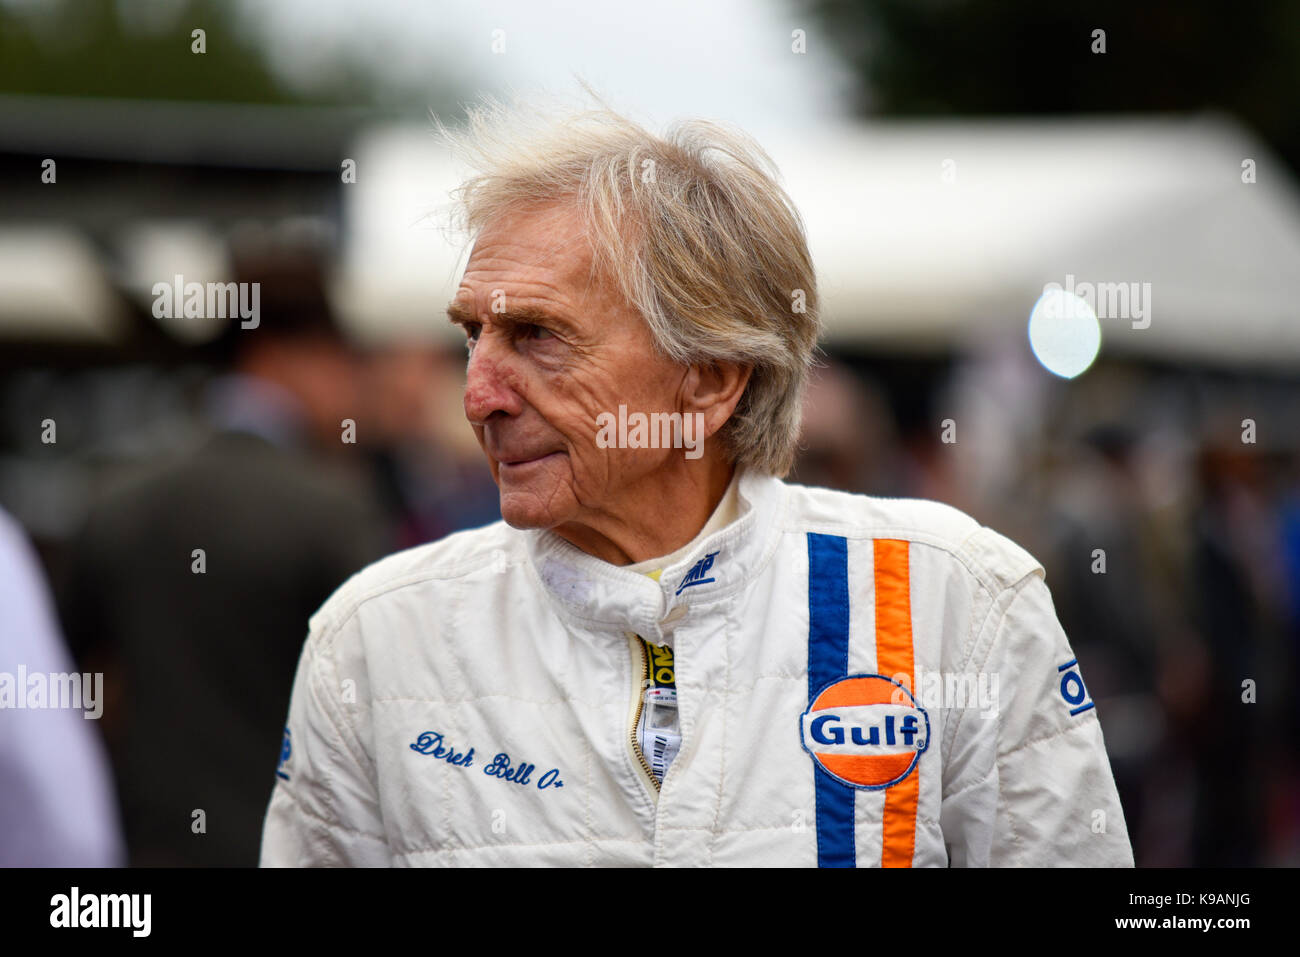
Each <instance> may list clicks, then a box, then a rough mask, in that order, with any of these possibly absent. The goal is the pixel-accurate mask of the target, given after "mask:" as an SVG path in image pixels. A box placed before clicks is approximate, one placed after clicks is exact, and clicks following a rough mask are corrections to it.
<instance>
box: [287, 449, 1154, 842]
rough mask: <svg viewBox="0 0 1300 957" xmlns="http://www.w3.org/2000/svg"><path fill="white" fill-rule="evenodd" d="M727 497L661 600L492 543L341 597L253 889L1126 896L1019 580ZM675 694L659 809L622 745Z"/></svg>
mask: <svg viewBox="0 0 1300 957" xmlns="http://www.w3.org/2000/svg"><path fill="white" fill-rule="evenodd" d="M734 481H736V482H739V483H740V485H739V493H740V498H741V510H742V514H741V515H740V517H739V518H737V519H736V520H735V521H734V522H732V523H731V524H729V525H727V526H726V527H724V528H723V529H722V530H721V531H717V532H714V533H712V534H709V535H707V536H704V537H702V538H701V539H700V541H699V542H698V544H697V546H696V547H693V548H691V549H689V550H688V553H687V555H686V556H685V557H684V558H682V559H681V560H680V561H678V562H674V563H673V564H672V565H671V566H669V567H668V568H665V569H664V571H663V573H662V575H661V576H660V578H659V580H658V581H655V580H652V579H651V578H648V577H646V576H644V575H641V574H637V573H636V572H632V571H628V570H626V569H623V568H619V567H616V566H613V565H610V564H608V563H606V562H603V561H600V560H599V559H596V558H594V557H592V556H589V555H586V554H584V553H582V552H580V551H579V550H577V549H576V548H574V547H573V546H571V545H570V544H568V543H567V542H565V541H564V540H563V539H561V538H559V537H558V536H556V535H555V534H553V533H551V532H547V531H519V530H516V529H512V528H510V527H509V526H507V525H505V524H504V523H497V524H494V525H490V526H487V527H485V528H481V529H475V530H473V531H468V532H461V533H458V534H455V535H451V536H449V537H448V538H445V539H443V540H442V541H439V542H436V543H433V544H430V545H425V546H421V547H418V548H414V549H411V550H408V551H405V552H401V553H399V554H396V555H392V556H390V557H388V558H386V559H384V560H382V561H380V562H377V563H375V564H374V565H371V566H370V567H368V568H366V569H365V570H363V571H362V572H360V573H358V574H357V575H355V576H354V577H353V578H351V579H350V580H349V581H348V582H347V583H346V584H344V585H343V586H342V587H341V588H340V589H339V590H338V591H337V592H336V593H335V594H334V595H333V596H332V597H331V598H330V599H329V600H328V601H327V602H326V603H325V604H324V605H323V606H322V608H321V609H320V611H318V612H317V613H316V614H315V615H314V616H313V617H312V620H311V623H310V633H309V636H308V639H307V642H306V645H305V647H304V648H303V652H302V660H301V663H300V664H299V667H298V675H297V678H296V680H295V684H294V688H293V696H292V701H291V704H290V708H289V719H288V727H287V728H286V731H285V743H284V748H283V751H282V759H281V762H280V767H279V769H278V771H277V772H276V773H277V781H276V786H275V790H274V793H273V795H272V798H271V802H270V807H269V809H268V812H267V818H266V825H265V832H264V838H263V846H262V864H263V865H264V866H274V865H289V866H295V865H327V866H328V865H361V866H386V865H400V866H434V865H441V866H469V865H505V866H511V865H539V866H567V865H622V866H626V865H652V864H653V865H669V866H672V865H702V866H710V865H712V866H732V865H759V866H762V865H774V866H818V865H820V866H854V865H856V866H860V867H870V866H882V865H883V866H902V867H908V866H916V867H921V866H927V867H935V866H937V867H943V866H1021V865H1057V866H1132V864H1133V856H1132V850H1131V848H1130V844H1129V839H1128V833H1127V830H1126V827H1125V823H1124V815H1123V811H1122V810H1121V808H1120V804H1119V799H1118V796H1117V793H1116V789H1115V783H1114V778H1113V777H1112V774H1111V769H1110V765H1109V763H1108V761H1107V757H1106V751H1105V745H1104V742H1103V740H1102V731H1101V726H1100V724H1099V723H1098V720H1097V711H1096V709H1095V707H1093V704H1092V699H1091V697H1090V696H1089V693H1088V691H1087V688H1086V686H1085V685H1084V682H1083V677H1082V672H1081V669H1080V665H1079V663H1078V662H1077V661H1076V660H1075V656H1074V654H1073V652H1072V651H1071V650H1070V645H1069V643H1068V641H1067V639H1066V636H1065V634H1064V633H1063V631H1062V629H1061V626H1060V624H1059V622H1058V621H1057V618H1056V613H1055V610H1054V609H1053V607H1052V601H1051V598H1050V595H1049V593H1048V589H1047V586H1046V584H1045V583H1044V577H1043V569H1042V566H1041V565H1039V564H1038V563H1037V562H1036V561H1035V560H1034V559H1033V557H1032V556H1030V555H1029V554H1028V553H1027V552H1025V551H1024V550H1023V549H1021V548H1020V547H1019V546H1017V545H1015V544H1014V543H1012V542H1011V541H1010V540H1008V539H1007V538H1005V537H1003V536H1001V535H999V534H997V533H996V532H993V531H991V530H990V529H988V528H984V527H981V526H980V525H979V524H978V523H977V522H975V521H974V520H973V519H972V518H970V517H969V516H967V515H966V514H964V513H962V512H960V511H958V510H956V509H954V508H951V507H949V506H946V505H942V504H940V503H937V502H931V501H924V500H916V499H887V498H872V497H867V496H861V495H849V494H845V493H841V492H834V491H829V490H825V489H814V488H804V487H800V486H792V485H786V484H785V483H783V482H781V481H779V480H777V479H774V478H771V477H766V476H761V475H758V474H756V473H752V472H747V473H743V474H741V475H738V476H737V478H736V479H735V480H734ZM639 639H644V640H645V641H646V642H648V643H649V644H652V645H656V646H661V649H660V651H659V653H658V654H657V656H654V657H652V656H650V655H647V654H645V653H643V650H642V649H643V647H644V646H643V644H642V642H641V641H640V640H639ZM665 664H666V665H667V666H668V667H669V668H671V669H672V671H673V672H674V674H672V675H671V676H669V677H671V679H673V680H675V688H676V695H677V706H678V709H679V710H678V716H677V717H678V719H679V720H678V725H679V728H680V733H681V742H680V749H679V750H678V752H677V754H676V757H675V758H673V759H672V762H671V764H670V765H669V766H668V770H667V774H666V776H665V777H664V780H663V783H662V785H660V784H659V782H658V781H657V780H656V779H655V778H654V777H653V776H652V775H651V774H650V773H649V771H650V769H649V762H648V761H647V760H646V755H645V754H644V752H643V750H642V748H641V747H640V745H639V744H638V743H637V737H636V731H635V729H636V727H637V723H638V721H639V719H640V717H641V710H642V708H643V707H645V701H646V694H645V693H644V689H646V687H647V686H648V685H649V684H650V683H651V682H649V681H648V680H647V679H648V678H649V677H650V676H649V675H647V670H648V667H647V666H649V667H650V668H658V667H661V666H664V665H665ZM662 683H663V682H662V681H661V682H660V684H662Z"/></svg>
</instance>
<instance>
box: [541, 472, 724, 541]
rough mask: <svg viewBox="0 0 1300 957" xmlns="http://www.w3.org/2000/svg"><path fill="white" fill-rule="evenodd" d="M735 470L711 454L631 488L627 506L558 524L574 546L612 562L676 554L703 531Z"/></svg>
mask: <svg viewBox="0 0 1300 957" xmlns="http://www.w3.org/2000/svg"><path fill="white" fill-rule="evenodd" d="M734 474H735V468H734V467H733V466H732V465H731V463H729V462H727V461H725V460H722V459H720V458H714V457H712V456H707V455H706V456H705V457H703V458H701V459H698V460H696V461H694V462H688V463H686V464H685V465H684V467H683V469H682V470H679V471H678V472H677V473H676V474H674V475H672V476H669V477H665V476H663V475H656V476H654V477H653V478H647V480H646V481H645V483H643V484H644V487H642V488H637V489H633V490H630V492H629V495H628V496H627V497H626V504H625V505H623V506H622V507H620V508H618V509H617V513H616V514H615V513H614V512H613V511H611V512H609V513H602V514H600V515H597V516H594V517H592V518H591V519H590V520H589V521H582V522H569V523H566V524H564V525H559V526H556V528H555V529H554V531H555V533H556V534H557V535H559V536H560V537H561V538H563V539H564V540H565V541H567V542H569V543H570V544H572V545H573V546H574V547H576V548H579V549H581V550H582V551H584V552H586V553H587V554H588V555H592V556H594V557H596V558H599V559H601V560H602V561H605V562H609V563H610V564H611V565H633V564H636V563H638V562H643V561H646V560H648V559H651V558H658V557H660V556H663V555H670V554H672V553H673V552H675V551H677V549H679V548H681V547H682V546H683V545H685V544H687V543H688V542H689V541H691V539H693V538H694V537H695V536H696V535H697V534H699V531H700V529H702V528H703V527H704V526H705V524H706V523H707V522H708V520H709V516H710V515H712V514H713V511H714V509H716V508H717V507H718V503H719V502H721V501H722V497H723V496H724V495H725V494H726V492H727V487H728V486H729V485H730V484H731V479H732V477H733V475H734Z"/></svg>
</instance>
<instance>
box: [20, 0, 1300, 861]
mask: <svg viewBox="0 0 1300 957" xmlns="http://www.w3.org/2000/svg"><path fill="white" fill-rule="evenodd" d="M547 6H548V7H550V8H549V9H543V8H541V7H540V5H534V4H530V3H526V2H476V3H474V4H469V3H449V4H425V3H418V2H413V0H411V2H407V0H371V2H370V3H369V4H367V5H366V7H365V11H364V14H362V13H361V12H360V11H359V8H357V7H356V6H355V5H353V4H348V3H345V2H343V0H311V2H307V0H278V2H274V3H264V2H252V0H245V2H239V0H235V2H221V3H218V2H198V0H195V2H186V0H77V2H71V0H66V2H64V0H0V510H3V512H4V513H7V515H8V516H9V518H8V519H6V520H5V521H4V523H3V525H2V527H0V531H4V532H5V534H4V535H3V536H0V568H3V569H8V570H13V571H11V572H10V573H6V574H4V575H3V576H0V577H3V578H4V584H3V586H2V587H3V589H4V591H3V594H4V596H5V600H4V602H3V604H4V606H5V611H4V613H3V614H0V671H4V670H8V671H11V672H12V671H13V670H14V665H13V663H14V662H17V661H19V660H44V661H51V662H60V661H63V662H67V663H68V664H67V667H73V664H72V663H74V662H75V667H76V668H77V669H78V670H81V671H87V672H103V673H104V675H105V688H104V698H105V706H104V714H103V717H102V719H101V720H99V721H81V720H80V719H79V718H78V720H77V721H74V722H70V723H69V722H67V721H63V720H62V719H60V718H58V717H56V713H54V712H46V713H44V714H42V715H39V716H37V715H31V714H29V715H26V716H24V717H25V720H29V721H33V722H35V723H33V724H30V725H22V726H20V725H18V724H17V723H15V722H16V715H17V713H16V712H9V713H0V792H3V793H0V863H4V864H42V863H85V864H114V863H126V862H129V863H132V864H137V865H150V864H192V865H252V864H254V863H256V859H257V845H258V841H259V837H260V824H261V818H262V815H263V813H264V811H265V806H266V802H267V800H268V798H269V795H270V790H271V785H272V783H273V778H272V775H271V772H272V770H273V769H274V768H275V765H276V761H277V760H278V758H279V755H280V749H281V732H282V727H283V718H284V714H285V713H286V710H287V703H288V694H289V690H290V685H291V682H292V677H293V672H294V668H295V666H296V663H297V657H298V654H299V651H300V649H301V646H302V641H303V638H304V637H305V629H306V620H307V617H308V616H309V615H310V614H311V613H312V612H313V611H314V610H315V609H316V607H318V606H319V604H320V603H321V602H322V601H323V600H324V599H325V598H326V597H327V596H328V595H329V594H330V592H331V591H333V589H334V588H336V587H337V586H338V585H339V584H341V583H342V581H343V580H344V579H345V578H347V577H348V575H350V574H351V573H352V572H354V571H356V570H358V569H359V568H360V567H362V566H363V565H365V564H367V563H368V562H369V561H371V560H373V559H374V558H376V557H378V556H380V555H383V554H386V553H388V552H391V551H393V550H396V549H398V548H404V547H409V546H412V545H416V544H420V543H423V542H427V541H431V540H434V539H436V538H439V537H441V536H443V535H445V534H447V533H448V532H450V531H453V530H456V529H459V528H467V527H473V526H476V525H481V524H484V523H486V522H490V521H495V520H496V519H497V518H498V517H499V515H498V512H497V504H496V494H495V488H494V486H493V485H492V482H491V478H490V475H489V474H488V471H487V469H486V466H485V465H484V464H483V463H482V460H481V453H480V452H479V450H478V448H477V445H476V443H475V442H474V440H473V435H472V433H471V431H470V429H469V428H468V426H467V425H466V424H465V422H464V419H463V413H462V410H461V405H460V389H461V387H462V384H463V370H464V364H463V363H464V352H463V345H462V344H461V343H460V342H458V341H457V339H456V335H457V333H456V332H455V331H454V330H452V329H450V328H449V327H448V326H447V324H446V322H445V320H444V318H443V315H442V310H443V307H444V306H445V304H446V302H447V300H448V299H449V298H450V296H451V294H452V292H453V291H454V288H455V284H456V280H457V278H458V269H459V266H460V264H461V263H462V262H463V257H464V254H465V253H466V249H465V248H464V246H463V245H462V243H461V242H460V239H459V237H455V236H453V235H450V234H449V233H448V232H447V231H446V230H444V229H443V228H441V226H440V219H439V215H440V213H441V211H442V209H443V208H444V206H445V204H446V203H447V202H448V197H447V192H448V190H449V189H451V188H452V187H454V186H455V185H456V183H457V182H458V175H459V171H458V170H457V169H456V168H455V167H454V166H453V165H452V164H451V162H450V159H449V157H448V155H447V154H446V152H445V151H444V150H442V149H440V148H439V147H438V145H437V143H436V141H435V139H434V137H433V135H432V132H431V130H432V122H431V119H430V114H431V113H433V114H436V115H437V116H438V117H439V118H440V119H443V120H445V121H447V122H455V121H457V120H458V118H460V117H461V116H463V104H465V103H467V102H470V101H472V100H473V99H474V98H475V97H476V96H478V95H479V94H481V93H483V92H493V93H498V94H499V93H504V92H507V91H509V90H510V89H519V90H530V89H536V88H547V89H551V90H553V91H556V92H559V93H570V92H573V91H574V90H576V83H575V77H577V76H581V77H582V78H583V79H585V80H586V81H587V82H589V83H590V84H591V85H592V86H593V87H594V88H595V89H597V90H598V91H600V93H601V94H602V95H604V96H606V97H607V98H608V99H609V100H610V102H611V103H612V104H613V105H614V106H616V107H618V108H620V109H622V110H624V111H626V112H628V113H629V114H630V115H632V116H633V117H634V118H636V119H638V120H641V121H642V122H643V123H645V124H646V125H647V126H649V127H651V128H653V129H662V128H663V126H664V125H665V124H666V123H667V122H669V121H670V120H672V119H673V118H675V117H678V116H684V115H700V116H707V117H710V118H713V119H718V120H723V121H728V122H732V123H736V124H739V125H741V126H742V127H744V128H745V129H746V130H747V131H749V132H750V133H752V134H753V135H754V136H755V137H756V138H757V139H758V140H759V141H760V142H761V143H762V144H763V146H764V147H765V148H767V149H768V151H769V152H770V154H771V155H772V157H773V159H774V160H775V161H776V163H777V164H778V166H779V167H780V169H781V171H782V174H783V176H784V184H785V186H786V188H787V189H788V191H789V192H790V194H791V196H792V197H793V199H794V201H795V203H796V205H797V206H798V207H799V208H800V211H801V212H802V214H803V216H804V218H805V221H806V224H807V227H808V233H809V238H810V242H811V245H812V251H813V255H814V259H815V261H816V263H817V266H818V272H819V283H820V286H821V293H822V296H823V306H824V313H825V317H826V321H827V325H828V337H827V340H826V342H825V353H826V354H825V357H824V364H823V367H822V368H821V369H820V370H819V374H818V377H817V381H816V383H815V384H814V386H813V388H812V390H811V392H810V394H809V397H808V408H807V414H806V426H805V434H804V439H803V451H802V453H801V456H800V459H799V461H798V464H797V467H796V472H795V474H794V476H793V477H792V479H793V480H794V481H798V482H802V483H806V484H816V485H826V486H831V487H836V488H842V489H847V490H851V491H857V492H865V493H869V494H874V495H887V496H915V497H923V498H933V499H939V500H942V501H945V502H948V503H950V504H952V505H955V506H957V507H958V508H961V509H964V510H965V511H967V512H969V513H970V514H971V515H973V516H974V517H975V518H977V519H978V520H979V521H981V522H982V523H984V524H986V525H990V526H992V527H994V528H996V529H998V530H999V531H1001V532H1004V533H1005V534H1007V535H1008V536H1010V537H1011V538H1012V539H1014V540H1016V541H1017V542H1019V543H1021V544H1022V545H1024V546H1025V547H1026V548H1027V549H1029V550H1030V551H1031V552H1032V553H1033V554H1034V555H1035V556H1036V557H1037V558H1038V559H1039V560H1040V561H1041V562H1042V563H1043V565H1044V566H1045V568H1046V570H1047V583H1048V585H1049V587H1050V588H1051V590H1052V594H1053V597H1054V600H1055V602H1056V607H1057V611H1058V613H1059V615H1060V618H1061V621H1062V623H1063V625H1064V627H1065V630H1066V632H1067V634H1068V635H1069V636H1070V637H1071V640H1072V643H1073V645H1074V648H1075V650H1076V652H1077V653H1078V656H1079V659H1080V661H1081V663H1082V665H1083V670H1084V673H1085V675H1086V678H1087V681H1088V685H1089V690H1090V692H1091V693H1092V695H1093V698H1094V699H1095V700H1096V701H1097V704H1098V714H1099V716H1100V718H1101V721H1102V725H1103V727H1104V730H1105V734H1106V740H1107V745H1108V747H1109V751H1110V756H1111V760H1112V764H1113V767H1114V770H1115V775H1116V779H1117V783H1118V785H1119V788H1120V794H1121V798H1122V800H1123V803H1124V807H1125V812H1126V815H1127V819H1128V825H1129V831H1130V834H1131V836H1132V838H1133V843H1134V851H1135V854H1136V859H1137V862H1138V864H1139V865H1143V866H1187V865H1210V866H1230V865H1245V866H1258V865H1293V866H1294V865H1296V864H1297V863H1300V767H1297V756H1298V755H1300V747H1298V745H1300V699H1297V696H1296V693H1295V688H1296V683H1297V674H1296V672H1297V661H1298V659H1300V426H1297V423H1298V422H1300V306H1298V305H1297V286H1298V285H1300V192H1298V190H1297V175H1298V173H1300V5H1297V4H1295V3H1294V2H1292V0H1243V2H1237V3H1234V4H1232V5H1230V6H1229V5H1227V4H1222V5H1219V4H1197V3H1187V2H1178V0H1163V2H1161V0H1157V2H1150V3H1144V4H1140V5H1134V4H1131V3H1126V2H1119V0H1090V2H1087V3H1082V2H1072V0H1066V2H1062V3H1055V4H1035V3H1029V2H1023V3H1012V2H1007V0H946V2H925V3H918V2H915V0H757V2H755V0H721V2H717V3H710V4H699V3H696V2H692V0H664V2H661V3H659V4H657V5H655V7H654V9H653V10H651V9H650V8H645V7H641V6H635V7H626V6H625V5H610V4H598V3H571V4H565V5H563V6H559V5H555V6H552V5H547ZM1049 8H1050V9H1049ZM196 31H200V32H197V33H196ZM227 282H259V283H260V284H261V290H262V291H261V301H260V305H259V308H260V315H261V319H260V322H261V326H260V327H259V329H258V330H257V331H256V334H253V333H252V332H244V331H243V330H241V329H240V328H239V325H240V323H241V318H240V316H238V315H237V316H236V317H235V318H234V320H232V321H222V320H219V319H213V318H210V317H204V316H196V315H194V314H191V315H189V316H187V315H186V312H185V308H184V301H185V300H186V299H187V298H188V297H187V296H185V295H180V296H178V295H176V291H177V290H178V289H179V290H182V291H183V290H184V289H185V286H186V284H189V283H202V284H207V283H227ZM1057 288H1059V289H1061V290H1062V292H1060V293H1057V292H1055V291H1053V292H1050V293H1048V292H1046V291H1047V290H1056V289H1057ZM1071 293H1073V294H1074V295H1073V296H1071V295H1070V294H1071ZM169 302H170V304H171V306H173V307H174V308H170V309H169V308H168V303H169ZM1048 307H1052V308H1055V309H1056V312H1054V313H1053V312H1051V311H1050V309H1049V308H1048ZM1031 316H1032V317H1033V319H1032V321H1031ZM1053 320H1054V321H1053ZM241 332H243V333H244V334H242V335H241V334H240V333H241ZM343 420H348V421H350V422H351V423H352V425H353V429H352V433H351V436H350V438H349V437H348V436H347V435H346V433H345V435H344V436H342V441H340V439H341V435H340V432H341V429H340V425H339V423H340V422H341V421H343ZM15 569H16V570H15ZM199 572H201V574H199ZM33 622H35V624H33ZM35 644H39V645H40V647H41V648H42V649H43V651H42V652H41V654H43V655H44V657H43V658H42V657H41V656H40V655H38V654H37V653H36V652H30V651H22V652H21V654H28V655H29V656H30V657H29V659H21V658H20V657H19V656H20V651H19V649H23V648H27V647H28V645H35ZM52 670H54V669H53V668H52ZM59 761H62V762H64V763H63V764H59V763H58V762H59ZM52 769H53V770H52ZM54 808H58V813H54V812H53V810H52V809H54ZM198 811H202V812H203V813H202V814H201V815H200V814H197V813H196V812H198ZM74 822H75V823H74ZM18 834H22V835H25V839H24V840H23V841H18V840H16V839H13V836H14V835H18ZM6 848H8V849H9V850H8V851H6Z"/></svg>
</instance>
